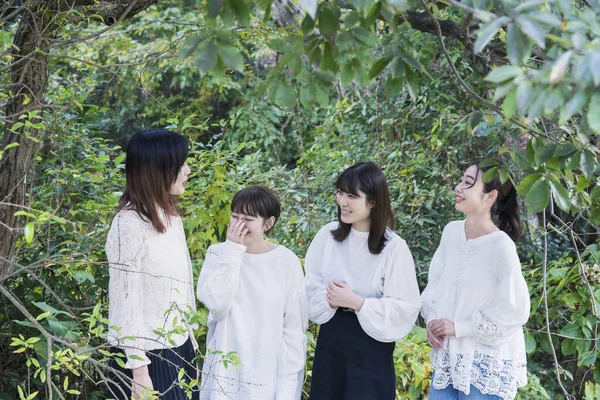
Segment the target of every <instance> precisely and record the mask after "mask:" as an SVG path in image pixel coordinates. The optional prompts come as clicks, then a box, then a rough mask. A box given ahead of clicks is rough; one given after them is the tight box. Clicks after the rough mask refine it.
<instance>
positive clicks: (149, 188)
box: [117, 129, 188, 233]
mask: <svg viewBox="0 0 600 400" xmlns="http://www.w3.org/2000/svg"><path fill="white" fill-rule="evenodd" d="M187 156H188V144H187V139H186V138H185V137H183V136H181V135H179V134H177V133H174V132H170V131H167V130H164V129H149V130H143V131H139V132H137V133H136V134H135V135H133V136H132V137H131V139H130V140H129V143H128V144H127V151H126V158H125V177H126V186H125V191H124V192H123V195H122V196H121V198H120V199H119V206H118V208H117V209H118V210H122V209H132V210H135V211H136V212H137V213H138V215H139V216H140V217H141V218H142V219H143V220H145V221H150V222H151V223H152V226H153V227H154V229H156V230H157V231H158V232H160V233H164V232H165V230H166V226H165V223H164V222H163V219H162V218H161V215H160V214H161V212H163V213H164V214H166V215H167V216H176V215H179V211H178V209H177V196H174V195H172V194H171V186H172V185H173V184H174V183H175V181H176V180H177V176H178V175H179V171H180V170H181V167H183V165H184V164H185V160H186V159H187Z"/></svg>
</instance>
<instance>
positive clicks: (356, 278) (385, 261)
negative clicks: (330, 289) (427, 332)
mask: <svg viewBox="0 0 600 400" xmlns="http://www.w3.org/2000/svg"><path fill="white" fill-rule="evenodd" d="M338 224H339V223H338V222H332V223H329V224H327V225H325V226H324V227H323V228H321V230H320V231H319V233H317V235H316V236H315V238H314V239H313V241H312V243H311V244H310V247H309V249H308V253H307V254H306V260H305V268H306V289H307V292H308V313H309V318H310V320H311V321H313V322H315V323H317V324H324V323H326V322H327V321H329V320H330V319H331V318H332V317H333V315H334V314H335V312H336V310H337V308H331V307H329V304H328V303H327V292H326V290H327V286H328V285H329V283H330V282H331V281H333V280H337V281H342V282H345V283H347V284H348V285H349V286H350V287H351V288H352V290H353V291H354V292H355V293H356V294H358V295H359V296H362V297H365V302H364V304H363V306H362V308H361V309H360V311H359V312H357V313H356V314H357V316H358V322H359V323H360V326H361V327H362V329H363V330H364V331H365V332H366V333H367V334H368V335H369V336H371V337H372V338H373V339H375V340H378V341H380V342H394V341H396V340H400V339H401V338H403V337H404V336H406V334H408V332H410V330H411V329H412V327H413V325H414V323H415V321H416V319H417V317H418V315H419V308H420V307H421V300H420V298H419V286H418V285H417V278H416V274H415V266H414V262H413V258H412V255H411V253H410V250H409V249H408V246H407V245H406V242H405V241H404V240H403V239H401V238H400V236H398V235H397V234H396V233H394V232H392V231H391V230H389V229H388V230H387V232H386V235H387V238H388V240H387V242H386V245H385V247H384V248H383V251H382V252H381V253H380V254H371V253H370V252H369V247H368V238H369V232H360V231H357V230H355V229H354V228H352V229H351V231H350V234H349V235H348V237H347V238H346V239H344V241H342V242H336V241H335V240H334V238H333V237H332V235H331V231H332V230H334V229H335V228H337V227H338Z"/></svg>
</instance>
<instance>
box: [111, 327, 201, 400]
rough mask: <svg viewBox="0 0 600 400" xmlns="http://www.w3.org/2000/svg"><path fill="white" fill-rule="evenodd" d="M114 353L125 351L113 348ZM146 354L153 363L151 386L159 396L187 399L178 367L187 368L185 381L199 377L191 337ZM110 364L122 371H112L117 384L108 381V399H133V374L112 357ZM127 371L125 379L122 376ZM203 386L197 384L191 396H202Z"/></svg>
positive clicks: (166, 399) (175, 399)
mask: <svg viewBox="0 0 600 400" xmlns="http://www.w3.org/2000/svg"><path fill="white" fill-rule="evenodd" d="M110 351H111V353H119V352H121V353H123V351H122V350H120V349H118V348H116V347H113V348H111V350H110ZM146 356H147V357H148V358H149V359H150V361H151V363H150V364H149V365H148V372H149V374H150V379H152V386H153V387H154V390H158V392H159V393H160V394H159V398H160V399H163V400H188V397H187V394H186V392H185V391H184V390H183V389H181V388H179V385H178V382H179V370H180V369H181V368H183V369H184V370H185V376H184V378H183V379H184V380H185V381H186V382H187V383H189V382H191V381H192V380H193V379H196V375H197V372H196V362H195V361H194V358H195V357H196V354H195V351H194V346H193V345H192V341H191V339H189V338H188V340H187V341H186V342H185V343H184V344H182V345H181V346H179V347H174V348H172V349H158V350H151V351H147V352H146ZM121 359H122V360H123V362H126V361H127V359H126V358H125V357H122V358H121ZM109 365H110V366H111V367H112V368H114V369H116V370H117V371H119V372H120V373H121V374H116V373H110V374H109V377H110V379H111V381H113V382H116V383H117V384H116V385H115V384H111V383H109V384H108V390H107V392H106V398H107V399H117V400H130V399H131V379H132V373H131V370H130V369H127V368H122V367H120V366H119V364H117V363H116V361H114V360H111V361H110V363H109ZM122 374H124V375H125V376H126V378H125V377H124V376H123V375H122ZM199 390H200V388H199V387H197V388H196V389H195V390H194V392H193V395H192V400H198V399H199V398H200V394H199V393H200V392H199Z"/></svg>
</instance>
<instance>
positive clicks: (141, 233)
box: [106, 210, 197, 368]
mask: <svg viewBox="0 0 600 400" xmlns="http://www.w3.org/2000/svg"><path fill="white" fill-rule="evenodd" d="M164 221H165V222H166V229H167V230H166V232H165V233H162V234H161V233H158V232H157V231H156V230H155V229H154V227H153V226H152V224H151V223H150V221H144V220H143V219H142V218H141V217H140V216H139V215H138V214H137V212H135V211H133V210H121V211H119V212H118V213H117V215H116V216H115V218H114V220H113V222H112V225H111V228H110V231H109V233H108V237H107V239H106V256H107V258H108V263H109V274H110V281H109V284H108V295H109V308H108V319H109V320H110V323H111V325H112V327H111V329H110V330H109V333H108V341H109V343H111V344H112V345H113V346H117V347H120V348H122V349H123V350H124V352H125V353H126V355H127V363H126V364H125V367H126V368H137V367H140V366H143V365H146V364H149V363H150V360H149V359H148V357H146V354H145V351H148V350H154V349H159V348H173V347H178V346H181V345H182V344H184V343H185V341H186V340H187V339H188V337H191V338H192V342H193V344H194V347H195V348H197V344H196V342H195V340H194V337H193V334H191V332H192V327H190V326H187V325H186V324H185V322H184V314H185V313H189V312H190V311H195V309H196V305H195V303H196V300H195V297H194V287H193V276H192V267H191V262H190V256H189V252H188V248H187V245H186V241H185V233H184V231H183V224H182V222H181V218H180V217H166V216H165V217H164ZM174 331H177V332H174ZM161 333H162V334H163V335H161ZM131 356H134V357H133V358H131Z"/></svg>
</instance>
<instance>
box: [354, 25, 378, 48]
mask: <svg viewBox="0 0 600 400" xmlns="http://www.w3.org/2000/svg"><path fill="white" fill-rule="evenodd" d="M352 32H353V34H354V40H356V41H358V42H359V43H361V44H362V45H364V46H366V47H369V48H370V47H373V46H375V43H377V36H375V34H374V33H373V32H371V31H369V30H367V29H365V28H362V27H360V26H359V27H356V28H354V29H353V30H352Z"/></svg>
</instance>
